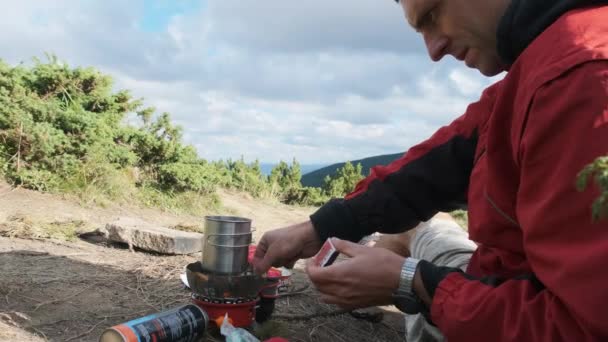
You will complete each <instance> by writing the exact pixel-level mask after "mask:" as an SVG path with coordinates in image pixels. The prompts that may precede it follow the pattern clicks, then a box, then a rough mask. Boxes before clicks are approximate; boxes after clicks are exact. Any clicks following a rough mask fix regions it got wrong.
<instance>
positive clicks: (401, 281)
mask: <svg viewBox="0 0 608 342" xmlns="http://www.w3.org/2000/svg"><path fill="white" fill-rule="evenodd" d="M607 4H608V1H591V0H588V1H582V0H578V1H577V0H553V1H547V0H402V3H401V5H402V7H403V10H404V12H405V15H406V18H407V21H408V22H409V23H410V25H412V26H413V27H414V28H415V29H416V30H417V31H418V32H419V33H421V34H422V36H423V38H424V41H425V43H426V46H427V49H428V52H429V55H430V57H431V59H433V60H434V61H438V60H440V59H441V58H442V57H444V56H445V55H452V56H454V57H455V58H457V59H459V60H462V61H464V62H465V63H466V65H468V66H469V67H472V68H476V69H478V70H479V71H480V72H481V73H483V74H484V75H487V76H491V75H495V74H498V73H499V72H501V71H507V74H506V76H505V78H504V79H503V80H501V81H499V82H497V83H495V84H494V85H492V86H490V87H489V88H487V89H486V90H485V91H484V92H483V94H482V95H481V97H480V99H479V100H478V101H477V102H475V103H472V104H471V105H469V107H468V108H467V110H466V112H465V113H464V114H463V115H462V116H460V117H459V118H457V119H456V120H455V121H454V122H452V123H451V124H450V125H448V126H446V127H442V128H441V129H439V130H438V131H437V132H436V133H435V134H434V135H433V136H432V137H430V138H429V139H428V140H426V141H424V142H422V143H420V144H419V145H416V146H415V147H413V148H411V149H410V150H409V151H408V152H407V153H406V154H405V155H404V156H403V157H401V158H400V159H399V160H397V161H395V162H394V163H392V164H390V165H389V166H386V167H376V168H374V169H373V170H372V172H371V174H370V176H369V177H367V178H366V179H364V180H363V181H361V182H360V183H359V184H358V185H357V187H356V189H355V190H354V192H353V193H351V194H349V195H348V196H346V197H345V198H344V199H334V200H332V201H330V202H328V203H327V204H325V205H324V206H322V207H321V208H320V209H319V210H318V211H317V212H315V213H314V214H313V215H312V216H311V217H310V221H308V222H304V223H301V224H297V225H293V226H290V227H285V228H282V229H278V230H274V231H271V232H269V233H267V234H265V235H264V237H263V238H262V239H261V241H260V244H259V245H258V248H257V253H256V256H255V258H254V266H255V267H256V269H257V270H258V271H259V272H264V271H265V270H267V269H268V268H269V267H270V266H271V265H275V266H280V265H288V264H290V263H293V262H294V261H295V260H297V259H300V258H307V257H310V256H313V255H314V254H315V253H316V252H317V251H318V250H319V248H320V246H321V244H322V243H323V242H324V241H325V240H327V239H328V238H330V237H336V238H338V239H334V240H333V241H334V245H335V246H336V248H337V249H338V250H340V251H341V252H342V253H344V254H347V255H349V256H350V257H351V258H350V259H348V260H346V261H343V262H339V263H336V264H334V265H332V266H329V267H325V268H321V267H317V266H315V265H312V264H309V265H308V267H307V271H308V274H309V276H310V278H311V280H312V281H313V282H314V283H315V285H316V286H317V288H318V289H319V291H320V292H321V294H322V299H323V300H324V301H326V302H328V303H334V304H338V305H341V306H344V307H350V308H356V307H365V306H372V305H387V304H391V303H392V304H395V305H396V306H397V307H398V308H400V309H401V310H402V311H404V312H406V313H409V314H417V313H421V314H422V315H423V316H424V317H425V319H426V320H427V321H428V322H429V324H427V325H428V327H425V329H432V328H431V326H435V327H436V328H437V329H438V331H440V332H441V334H443V336H444V337H445V338H446V339H447V340H449V341H451V342H453V341H471V340H479V341H607V340H608V268H607V267H605V266H604V262H605V260H608V221H593V220H592V219H591V205H592V202H593V200H594V199H595V198H597V197H598V196H599V188H598V187H594V188H593V189H590V190H588V191H584V192H579V191H577V190H576V188H575V180H576V177H577V174H578V172H579V171H580V170H581V169H582V168H583V167H584V166H585V165H587V164H589V163H590V162H592V161H593V160H594V159H595V158H597V157H599V156H602V155H606V154H608V6H607ZM465 206H466V207H467V208H468V215H469V227H468V233H469V236H468V238H469V239H470V240H471V241H472V242H470V241H466V239H465V241H464V242H463V241H462V240H463V239H462V236H458V233H454V234H452V233H449V232H456V231H457V230H454V229H451V228H448V227H447V226H445V225H443V226H442V225H441V224H438V223H437V222H436V221H433V220H431V221H429V220H430V219H431V218H432V217H433V216H434V215H435V214H436V213H437V212H439V211H450V210H453V209H455V208H460V207H465ZM417 226H418V227H419V228H418V229H416V232H415V233H414V237H413V240H412V246H411V247H412V248H411V249H410V251H409V252H410V254H411V257H407V258H404V257H403V256H400V255H398V254H396V253H393V252H391V251H389V250H387V249H383V248H367V247H363V246H359V245H357V244H355V243H352V242H349V241H358V240H359V239H361V238H362V237H364V236H366V235H369V234H371V233H373V232H382V233H399V232H403V231H407V230H411V229H413V228H414V227H417ZM422 232H426V233H422ZM428 232H430V233H428ZM347 240H348V241H347ZM423 240H424V241H426V242H423ZM458 241H460V242H458ZM439 245H442V246H443V247H437V246H439ZM421 246H422V247H421ZM433 246H434V247H433ZM467 246H468V247H467ZM416 247H417V248H416ZM436 247H437V248H436ZM431 249H434V250H437V249H444V251H443V252H445V253H448V254H450V253H451V254H453V255H458V254H460V255H461V257H462V256H464V257H465V260H466V261H465V262H464V264H463V265H460V264H458V263H453V262H451V261H450V260H452V259H453V258H451V257H450V258H448V259H450V260H445V259H446V258H443V257H440V256H441V255H442V253H437V252H433V253H429V251H430V250H431ZM455 251H456V253H454V252H455ZM445 253H443V254H444V255H445ZM429 255H430V257H429ZM420 259H422V260H420ZM425 259H426V260H425ZM461 259H462V258H461ZM460 266H462V267H460ZM421 336H422V335H417V337H416V338H422V337H421ZM434 337H435V338H442V337H441V336H439V335H434ZM410 342H412V340H410Z"/></svg>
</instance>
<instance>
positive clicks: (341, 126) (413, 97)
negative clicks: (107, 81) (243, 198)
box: [0, 0, 501, 164]
mask: <svg viewBox="0 0 608 342" xmlns="http://www.w3.org/2000/svg"><path fill="white" fill-rule="evenodd" d="M0 46H2V49H1V51H2V53H0V58H1V59H3V60H4V61H6V62H8V63H11V64H17V63H20V62H26V63H27V62H29V61H31V59H32V57H40V58H44V56H45V53H51V54H55V55H56V56H57V57H58V58H59V60H61V61H64V62H66V63H68V64H70V65H71V66H93V67H96V68H98V69H99V70H101V71H103V72H104V73H107V74H110V75H111V76H112V77H113V78H114V80H115V88H116V89H117V90H119V89H129V90H130V91H131V93H132V94H133V95H134V96H135V97H142V98H144V103H145V104H146V105H147V106H154V107H156V108H157V110H158V112H159V113H161V112H169V113H171V115H172V118H173V120H174V121H175V122H176V123H177V124H179V125H181V126H182V127H183V128H184V140H185V142H186V143H188V144H192V145H193V146H195V147H196V149H197V151H198V153H199V155H200V156H201V157H202V158H205V159H208V160H218V159H228V158H232V159H236V158H240V157H241V156H242V157H243V158H244V159H245V160H246V161H253V160H255V159H258V160H260V161H262V162H265V163H276V162H278V161H279V160H285V161H291V160H292V158H296V159H297V160H298V161H299V162H300V163H303V164H330V163H333V162H339V161H345V160H355V159H361V158H365V157H369V156H374V155H379V154H388V153H397V152H403V151H406V150H407V149H408V148H410V147H411V146H413V145H415V144H417V143H419V142H421V141H423V140H424V139H427V138H428V137H430V136H431V135H432V134H433V132H434V131H435V130H437V129H438V128H440V127H441V126H443V125H447V124H449V123H450V122H451V121H452V120H454V119H455V118H457V117H458V116H460V115H461V114H462V113H463V112H464V110H465V109H466V106H467V105H468V104H469V103H471V102H473V101H475V100H477V99H478V98H479V95H480V94H481V91H482V90H483V89H484V88H485V87H487V86H488V85H489V84H491V83H493V82H495V81H496V80H497V78H496V77H495V78H493V79H489V78H486V77H484V76H482V75H481V74H479V72H478V71H476V70H472V69H468V68H467V67H466V66H464V65H461V62H458V61H456V60H454V59H453V58H452V57H445V58H444V59H443V60H442V61H440V62H439V63H434V62H432V61H431V60H430V59H429V58H428V55H427V53H426V49H425V47H424V44H423V42H422V39H421V37H420V36H419V35H418V34H417V33H416V32H415V31H414V30H413V29H411V28H410V27H409V26H408V25H407V23H406V21H405V19H404V16H403V12H402V11H401V8H400V7H399V5H397V4H396V3H395V2H394V1H393V0H357V1H352V0H332V1H327V0H307V1H277V0H264V1H251V0H198V1H195V0H174V1H170V0H131V1H122V0H121V1H119V0H104V1H101V0H97V1H94V0H79V1H76V0H73V1H72V0H55V1H38V0H31V1H30V0H22V1H19V2H11V3H10V4H5V5H4V6H3V11H2V12H0ZM498 77H501V76H498Z"/></svg>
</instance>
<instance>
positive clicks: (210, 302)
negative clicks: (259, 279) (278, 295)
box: [192, 293, 258, 328]
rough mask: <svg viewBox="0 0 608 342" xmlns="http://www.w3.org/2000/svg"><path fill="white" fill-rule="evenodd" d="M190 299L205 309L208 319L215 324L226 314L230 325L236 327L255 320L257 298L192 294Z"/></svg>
mask: <svg viewBox="0 0 608 342" xmlns="http://www.w3.org/2000/svg"><path fill="white" fill-rule="evenodd" d="M192 301H193V302H194V303H195V304H196V305H198V306H199V307H200V308H202V309H203V310H205V311H206V312H207V314H208V315H209V319H210V320H211V321H213V322H216V324H219V322H221V320H223V318H224V316H225V315H226V314H228V317H229V318H230V320H231V323H232V325H234V326H235V327H237V328H245V327H248V326H250V325H251V324H252V323H253V322H254V320H255V309H256V304H257V303H258V299H257V298H210V297H204V296H201V295H197V294H196V293H193V294H192Z"/></svg>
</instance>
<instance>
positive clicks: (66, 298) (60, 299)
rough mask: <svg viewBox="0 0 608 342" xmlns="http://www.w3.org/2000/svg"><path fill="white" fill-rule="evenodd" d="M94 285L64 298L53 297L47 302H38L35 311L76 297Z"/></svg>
mask: <svg viewBox="0 0 608 342" xmlns="http://www.w3.org/2000/svg"><path fill="white" fill-rule="evenodd" d="M92 286H93V285H90V286H87V287H85V288H84V289H82V290H80V291H78V292H76V293H74V294H71V295H69V296H67V297H63V298H59V299H53V300H49V301H46V302H42V303H40V304H36V306H35V307H34V312H35V311H36V310H38V309H40V308H41V307H43V306H45V305H48V304H54V303H59V302H63V301H66V300H68V299H71V298H74V297H76V296H78V295H80V294H82V293H83V292H85V291H86V290H88V289H90V288H91V287H92Z"/></svg>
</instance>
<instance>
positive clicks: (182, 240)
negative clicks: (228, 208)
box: [103, 217, 203, 254]
mask: <svg viewBox="0 0 608 342" xmlns="http://www.w3.org/2000/svg"><path fill="white" fill-rule="evenodd" d="M103 233H104V235H105V237H106V238H107V239H108V240H110V241H115V242H122V243H126V244H128V245H129V249H131V250H133V247H137V248H141V249H143V250H147V251H153V252H158V253H163V254H192V253H200V251H201V249H202V243H203V239H202V238H203V234H200V233H192V232H182V231H179V230H175V229H170V228H165V227H161V226H158V225H155V224H152V223H148V222H146V221H143V220H140V219H136V218H131V217H120V218H119V219H117V220H116V221H114V222H110V223H108V224H106V226H105V231H104V232H103Z"/></svg>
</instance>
